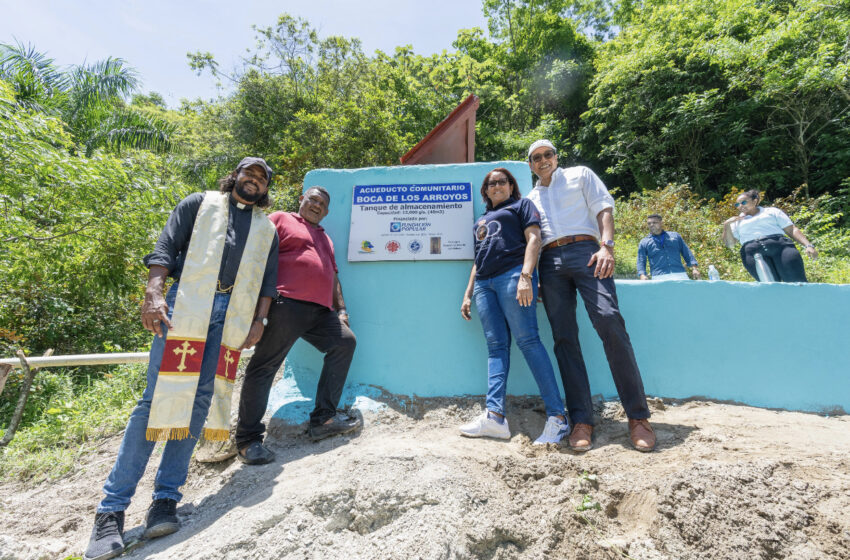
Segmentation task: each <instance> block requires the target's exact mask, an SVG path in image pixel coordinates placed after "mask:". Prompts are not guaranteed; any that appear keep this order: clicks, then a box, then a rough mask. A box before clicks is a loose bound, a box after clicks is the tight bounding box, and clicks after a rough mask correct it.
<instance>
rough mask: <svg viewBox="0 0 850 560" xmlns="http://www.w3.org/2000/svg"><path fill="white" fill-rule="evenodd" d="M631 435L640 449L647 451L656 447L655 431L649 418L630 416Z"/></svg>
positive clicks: (636, 446) (633, 442)
mask: <svg viewBox="0 0 850 560" xmlns="http://www.w3.org/2000/svg"><path fill="white" fill-rule="evenodd" d="M629 437H630V438H631V440H632V445H634V446H635V449H637V450H638V451H643V452H647V451H652V450H653V449H655V432H654V431H653V430H652V426H650V425H649V421H648V420H645V419H644V420H634V419H632V418H629Z"/></svg>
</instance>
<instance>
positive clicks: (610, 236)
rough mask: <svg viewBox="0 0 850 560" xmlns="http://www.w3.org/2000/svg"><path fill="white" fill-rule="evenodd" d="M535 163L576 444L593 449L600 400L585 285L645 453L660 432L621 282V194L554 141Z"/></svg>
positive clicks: (544, 283)
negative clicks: (588, 343) (580, 317)
mask: <svg viewBox="0 0 850 560" xmlns="http://www.w3.org/2000/svg"><path fill="white" fill-rule="evenodd" d="M528 165H529V166H530V167H531V171H532V172H533V173H534V174H535V175H537V177H538V181H537V184H536V186H535V187H534V190H532V191H531V193H529V195H528V198H529V199H531V200H532V201H533V202H534V203H535V205H537V209H538V210H539V211H540V218H541V219H540V230H541V233H542V235H543V249H542V251H541V253H540V263H539V271H540V293H541V294H542V295H543V306H544V307H545V308H546V315H547V316H548V318H549V323H550V324H551V325H552V335H553V337H554V339H555V357H556V358H557V359H558V366H559V368H560V370H561V380H562V381H563V383H564V392H565V393H566V402H567V409H568V411H569V415H570V421H571V424H572V425H573V431H572V434H571V435H570V438H569V441H570V447H572V448H573V450H575V451H587V450H589V449H590V448H591V447H592V446H593V443H592V442H593V439H592V436H593V404H592V402H591V400H590V383H589V381H588V378H587V369H586V367H585V365H584V358H583V357H582V354H581V346H580V345H579V339H578V324H577V323H576V291H578V293H579V294H581V297H582V299H583V300H584V306H585V308H586V309H587V314H588V316H589V317H590V322H591V323H592V324H593V327H594V328H595V329H596V332H597V333H598V334H599V337H600V338H601V339H602V345H603V347H604V348H605V355H606V357H607V358H608V365H609V366H610V367H611V373H612V375H613V377H614V384H615V385H616V387H617V392H618V394H619V395H620V401H621V402H622V403H623V409H624V410H625V412H626V415H627V416H628V418H629V434H630V439H631V441H632V445H634V447H635V448H636V449H637V450H639V451H652V450H653V449H654V448H655V433H654V432H653V430H652V427H651V426H650V425H649V422H648V421H647V418H649V415H650V413H649V407H648V406H647V404H646V396H645V395H644V391H643V381H642V380H641V376H640V371H639V370H638V366H637V361H636V360H635V353H634V350H632V343H631V340H630V339H629V334H628V333H627V332H626V323H625V321H623V317H622V316H621V315H620V309H619V306H618V304H617V290H616V288H615V286H614V278H613V275H614V199H613V198H612V197H611V195H610V194H609V193H608V189H606V188H605V185H604V184H603V183H602V181H601V180H600V179H599V177H597V176H596V174H595V173H594V172H593V171H591V170H590V169H588V168H587V167H581V166H579V167H568V168H563V169H562V168H558V157H557V152H556V150H555V146H553V145H552V143H551V142H549V141H548V140H538V141H537V142H534V143H533V144H532V145H531V147H530V148H529V150H528Z"/></svg>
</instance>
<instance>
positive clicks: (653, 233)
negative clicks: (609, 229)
mask: <svg viewBox="0 0 850 560" xmlns="http://www.w3.org/2000/svg"><path fill="white" fill-rule="evenodd" d="M662 220H663V219H662V218H661V215H660V214H652V215H650V216H649V217H648V218H647V219H646V225H647V226H648V227H649V235H647V236H646V237H644V238H643V239H641V240H640V245H638V256H637V273H638V276H639V277H640V279H641V280H649V278H648V277H647V275H646V261H647V259H648V260H649V268H650V270H651V271H652V279H653V280H690V278H688V273H687V272H685V267H684V266H682V259H685V262H686V263H687V265H688V266H689V267H691V272H693V275H694V280H698V279H699V268H697V260H696V259H695V258H694V254H693V253H691V250H690V249H689V248H688V245H687V244H686V243H685V240H684V239H682V236H681V235H679V234H678V233H676V232H675V231H664V223H663V221H662Z"/></svg>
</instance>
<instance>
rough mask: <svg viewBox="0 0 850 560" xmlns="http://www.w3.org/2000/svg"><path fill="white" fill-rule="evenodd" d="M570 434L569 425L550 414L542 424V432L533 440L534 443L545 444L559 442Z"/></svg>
mask: <svg viewBox="0 0 850 560" xmlns="http://www.w3.org/2000/svg"><path fill="white" fill-rule="evenodd" d="M568 435H570V425H569V424H567V423H566V422H564V421H563V420H561V419H560V418H558V417H557V416H550V417H549V418H548V419H547V420H546V425H545V426H543V433H542V434H540V437H539V438H537V439H536V440H534V445H546V444H547V443H561V440H562V439H564V438H565V437H567V436H568Z"/></svg>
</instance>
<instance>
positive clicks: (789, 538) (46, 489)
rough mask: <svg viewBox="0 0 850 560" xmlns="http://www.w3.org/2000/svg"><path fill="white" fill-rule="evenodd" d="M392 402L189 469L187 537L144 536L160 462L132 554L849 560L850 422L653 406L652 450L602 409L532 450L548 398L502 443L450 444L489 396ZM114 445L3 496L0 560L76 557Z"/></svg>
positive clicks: (130, 527) (135, 519) (609, 408)
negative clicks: (346, 429)
mask: <svg viewBox="0 0 850 560" xmlns="http://www.w3.org/2000/svg"><path fill="white" fill-rule="evenodd" d="M382 400H383V401H384V402H385V404H386V406H382V407H379V408H378V409H377V410H376V409H375V407H370V409H369V410H367V411H365V412H364V413H363V414H364V420H365V427H364V429H363V430H362V431H361V432H359V433H357V434H354V435H352V436H345V437H338V438H333V439H329V440H325V441H323V442H320V443H311V442H310V441H309V440H308V439H307V437H306V436H305V435H304V429H305V426H304V425H298V426H291V425H286V424H283V423H280V422H273V427H272V429H271V431H270V432H271V433H270V437H269V440H268V444H269V446H270V447H271V448H272V449H273V450H274V451H275V452H276V453H277V461H276V462H274V463H272V464H270V465H265V466H260V467H250V466H245V465H242V464H241V463H239V462H238V461H235V460H233V459H230V460H227V461H224V462H222V463H217V464H206V463H198V462H194V461H193V464H192V467H191V472H190V475H189V482H188V483H187V485H186V486H185V487H184V492H185V497H184V500H183V502H182V505H181V506H180V508H179V509H178V513H179V515H180V517H181V520H182V523H183V527H182V529H181V530H180V531H179V532H178V533H176V534H174V535H171V536H168V537H164V538H161V539H158V540H154V541H141V540H139V538H140V535H141V532H142V527H141V525H142V523H143V521H144V514H145V511H146V508H147V506H148V505H149V500H150V498H149V492H150V489H151V486H152V479H153V474H154V467H155V466H156V464H157V461H156V455H155V457H154V460H152V461H151V465H150V467H149V469H148V472H147V473H146V475H145V478H144V480H143V481H142V484H141V486H140V489H139V493H138V495H137V499H136V500H135V501H134V503H133V504H132V506H131V507H130V509H129V510H128V511H127V516H128V517H127V540H128V541H130V542H132V544H131V546H130V550H129V551H128V552H127V553H126V554H125V556H124V557H125V558H128V559H141V558H157V559H166V558H168V559H171V558H180V559H191V558H198V559H204V560H214V559H237V558H238V559H242V558H293V559H296V558H317V559H318V558H321V559H327V558H347V559H380V558H404V559H415V558H423V559H426V558H427V559H442V558H446V559H449V558H452V559H454V558H475V559H479V558H481V559H509V558H522V559H550V558H566V559H573V558H575V559H587V558H590V559H609V558H610V559H615V558H632V559H634V560H638V559H641V560H643V559H646V560H649V559H680V558H711V559H724V560H726V559H747V560H750V559H757V558H763V559H768V558H789V559H791V558H793V559H801V560H802V559H806V560H809V559H816V558H850V515H848V513H847V512H848V511H850V416H836V417H823V416H818V415H814V414H804V413H795V412H785V411H771V410H764V409H758V408H751V407H746V406H739V405H731V404H721V403H713V402H705V401H689V402H674V401H667V400H664V401H662V400H661V399H653V401H652V403H651V405H652V408H653V418H652V422H653V426H654V427H655V429H656V432H657V434H658V449H657V451H656V452H654V453H651V454H640V453H638V452H636V451H634V450H632V449H631V447H630V445H629V442H628V437H627V426H626V420H625V417H624V416H623V414H622V409H621V408H620V406H619V405H618V404H617V403H605V404H602V403H600V406H599V414H600V422H599V425H598V427H597V431H596V439H595V447H594V449H593V450H591V451H590V452H588V453H585V454H574V453H572V452H571V451H569V450H567V449H563V448H557V447H554V446H551V447H549V448H542V449H541V448H537V447H533V446H532V445H531V442H532V440H533V439H534V438H535V437H536V436H537V435H538V434H539V432H540V431H541V429H542V427H543V424H544V421H545V417H544V414H543V411H542V409H541V408H540V407H539V406H540V405H539V404H538V401H539V399H524V398H520V399H510V401H509V409H508V418H509V420H510V423H511V430H512V433H513V434H514V436H513V437H512V439H511V440H510V441H508V442H501V441H492V440H470V439H465V438H462V437H460V436H458V434H457V426H458V425H459V424H461V423H463V422H465V421H467V420H469V419H471V418H472V417H473V416H475V415H476V414H479V413H480V411H481V399H431V400H414V401H412V402H411V401H409V400H404V401H402V400H398V399H394V398H392V397H388V398H386V399H382ZM402 403H404V404H402ZM119 441H120V436H116V437H113V438H110V439H108V440H104V442H103V445H101V446H100V448H99V450H98V451H97V452H96V453H95V454H93V455H91V456H90V457H89V458H88V460H87V461H86V462H85V464H86V466H85V468H82V469H80V470H78V471H76V472H74V473H72V474H70V475H69V476H66V477H64V478H62V479H60V480H55V481H51V482H45V483H41V484H37V485H32V484H24V483H14V484H5V485H2V486H0V505H2V511H0V559H7V558H26V559H30V558H33V559H35V558H65V557H68V556H72V557H73V556H76V555H80V554H82V552H83V549H84V547H85V544H86V541H87V539H88V535H89V532H90V530H91V522H92V519H93V516H94V508H95V505H96V504H97V502H98V500H99V498H100V487H101V485H102V483H103V480H104V478H105V476H106V475H107V473H108V471H109V469H110V468H111V466H112V462H113V460H114V458H115V453H116V450H117V447H118V443H119ZM155 453H158V451H157V452H155Z"/></svg>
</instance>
